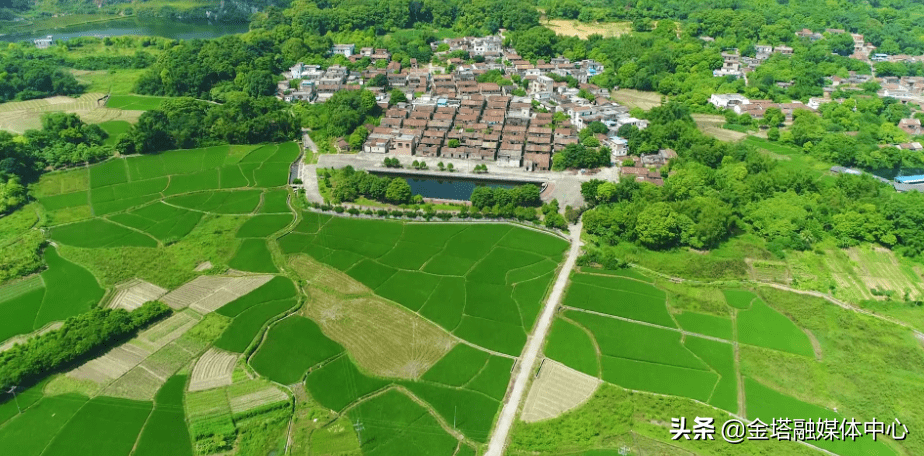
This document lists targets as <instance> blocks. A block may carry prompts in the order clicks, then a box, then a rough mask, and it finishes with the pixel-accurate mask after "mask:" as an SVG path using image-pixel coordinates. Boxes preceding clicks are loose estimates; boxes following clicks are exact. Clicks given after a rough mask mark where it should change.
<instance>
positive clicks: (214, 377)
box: [189, 348, 238, 391]
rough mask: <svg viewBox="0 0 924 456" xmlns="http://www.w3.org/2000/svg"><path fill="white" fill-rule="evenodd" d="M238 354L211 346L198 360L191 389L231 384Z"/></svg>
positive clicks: (190, 383)
mask: <svg viewBox="0 0 924 456" xmlns="http://www.w3.org/2000/svg"><path fill="white" fill-rule="evenodd" d="M237 359H238V354H237V353H230V352H226V351H223V350H219V349H217V348H210V349H209V350H208V351H207V352H205V353H204V354H203V355H202V356H201V357H199V360H198V361H196V365H195V367H193V370H192V376H191V380H190V382H189V391H203V390H207V389H211V388H217V387H220V386H227V385H230V384H231V381H232V378H231V375H232V374H233V373H234V365H235V364H236V363H237Z"/></svg>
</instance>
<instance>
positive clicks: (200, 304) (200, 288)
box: [162, 275, 273, 313]
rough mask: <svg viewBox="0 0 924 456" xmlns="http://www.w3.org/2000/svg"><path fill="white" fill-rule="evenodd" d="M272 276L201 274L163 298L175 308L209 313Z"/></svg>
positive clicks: (260, 284)
mask: <svg viewBox="0 0 924 456" xmlns="http://www.w3.org/2000/svg"><path fill="white" fill-rule="evenodd" d="M272 278H273V276H270V275H258V276H243V277H221V276H201V277H197V278H196V279H194V280H193V281H191V282H189V283H186V284H185V285H183V286H181V287H180V288H177V289H176V290H173V291H171V292H170V293H167V294H166V295H164V297H163V299H162V300H163V301H164V303H165V304H167V305H169V306H170V307H172V308H174V309H184V308H186V307H189V308H191V309H193V310H196V311H197V312H199V313H208V312H213V311H215V310H216V309H219V308H221V307H222V306H224V305H226V304H228V303H230V302H232V301H234V300H236V299H238V298H240V297H242V296H244V295H247V294H249V293H250V292H252V291H253V290H256V289H257V288H258V287H260V286H262V285H263V284H265V283H267V282H269V281H270V279H272Z"/></svg>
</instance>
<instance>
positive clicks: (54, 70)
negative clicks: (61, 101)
mask: <svg viewBox="0 0 924 456" xmlns="http://www.w3.org/2000/svg"><path fill="white" fill-rule="evenodd" d="M82 92H83V87H81V86H80V84H78V83H77V79H76V78H74V75H72V74H70V73H69V72H67V71H65V70H63V69H61V68H60V67H59V66H58V65H56V64H55V63H54V62H49V61H42V60H32V59H30V58H27V57H26V56H25V55H24V54H22V53H20V52H4V53H3V54H2V55H0V102H4V101H13V100H31V99H33V98H43V97H48V96H52V95H73V94H78V93H82Z"/></svg>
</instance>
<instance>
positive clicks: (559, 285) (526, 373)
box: [485, 221, 581, 456]
mask: <svg viewBox="0 0 924 456" xmlns="http://www.w3.org/2000/svg"><path fill="white" fill-rule="evenodd" d="M568 229H569V230H570V231H571V250H569V251H568V257H567V258H566V259H565V265H564V267H562V269H561V272H559V273H558V278H557V279H556V280H555V286H553V287H552V293H551V294H549V299H548V301H546V302H545V307H544V308H543V309H542V314H541V315H540V316H539V321H537V322H536V329H535V330H534V331H533V334H532V336H530V338H529V341H528V342H527V343H526V347H525V348H524V349H523V353H522V354H521V355H520V366H519V370H518V371H517V374H516V375H517V376H516V379H515V380H514V382H513V392H511V393H510V397H509V398H508V399H507V402H506V403H505V404H504V408H503V409H502V410H501V414H500V419H498V420H497V426H496V427H495V428H494V434H492V435H491V441H490V443H489V444H488V452H487V453H485V456H501V455H503V454H504V447H506V446H507V437H508V435H509V434H510V428H511V427H513V421H514V420H515V419H516V417H517V412H518V411H519V409H520V402H522V400H523V397H524V396H525V394H524V393H525V392H526V384H527V383H529V377H530V375H532V374H533V367H534V366H535V364H536V358H537V357H538V356H539V350H541V349H542V343H543V342H544V341H545V337H546V335H548V333H549V327H550V326H551V325H552V318H553V317H554V316H555V309H556V308H558V305H559V304H560V303H561V298H562V295H563V294H564V293H565V286H566V285H567V284H568V276H570V275H571V270H572V269H574V263H575V261H576V260H577V257H578V255H579V254H580V253H581V222H580V221H579V222H578V224H577V225H572V226H570V227H568Z"/></svg>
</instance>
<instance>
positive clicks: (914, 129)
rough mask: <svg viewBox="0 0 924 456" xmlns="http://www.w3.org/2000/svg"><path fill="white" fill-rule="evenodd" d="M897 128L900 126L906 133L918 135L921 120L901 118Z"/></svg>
mask: <svg viewBox="0 0 924 456" xmlns="http://www.w3.org/2000/svg"><path fill="white" fill-rule="evenodd" d="M898 128H901V129H902V131H904V132H905V133H908V134H909V135H911V136H918V135H920V134H921V120H920V119H902V120H900V121H899V122H898Z"/></svg>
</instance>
